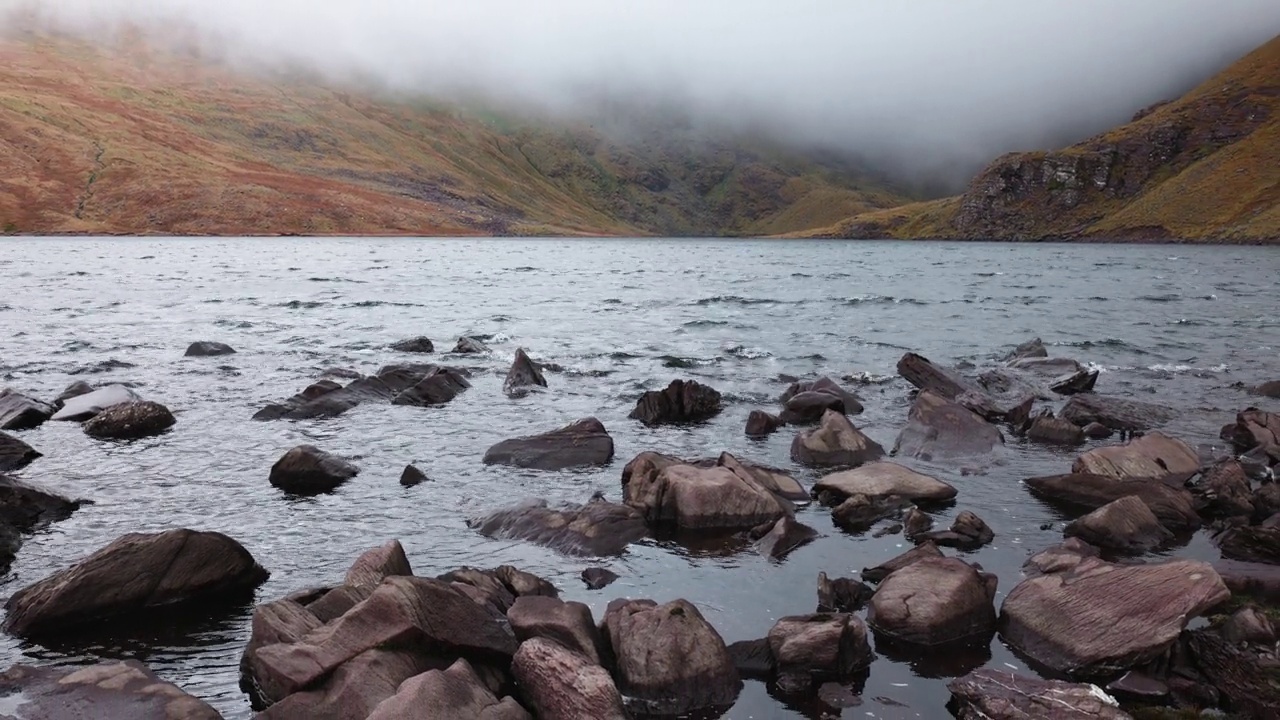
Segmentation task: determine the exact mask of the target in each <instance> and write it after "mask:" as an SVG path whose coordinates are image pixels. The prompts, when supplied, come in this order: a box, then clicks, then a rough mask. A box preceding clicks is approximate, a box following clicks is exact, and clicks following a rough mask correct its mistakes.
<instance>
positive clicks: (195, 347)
mask: <svg viewBox="0 0 1280 720" xmlns="http://www.w3.org/2000/svg"><path fill="white" fill-rule="evenodd" d="M235 352H236V350H235V348H233V347H231V346H230V345H228V344H226V343H220V342H212V341H210V340H197V341H196V342H193V343H191V344H190V345H188V346H187V351H186V352H184V353H183V356H184V357H218V356H221V355H234V354H235Z"/></svg>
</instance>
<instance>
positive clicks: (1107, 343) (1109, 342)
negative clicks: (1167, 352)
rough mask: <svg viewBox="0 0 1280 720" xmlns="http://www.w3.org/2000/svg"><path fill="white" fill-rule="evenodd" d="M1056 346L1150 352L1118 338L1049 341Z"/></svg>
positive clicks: (1140, 353)
mask: <svg viewBox="0 0 1280 720" xmlns="http://www.w3.org/2000/svg"><path fill="white" fill-rule="evenodd" d="M1051 344H1052V345H1054V346H1057V347H1077V348H1119V349H1122V350H1128V351H1129V352H1131V353H1134V354H1135V355H1150V354H1151V353H1150V352H1148V351H1146V350H1143V349H1142V348H1140V347H1138V346H1137V345H1133V344H1131V343H1128V342H1125V341H1124V340H1121V339H1119V338H1104V339H1102V340H1065V341H1060V342H1055V343H1051Z"/></svg>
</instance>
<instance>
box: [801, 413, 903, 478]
mask: <svg viewBox="0 0 1280 720" xmlns="http://www.w3.org/2000/svg"><path fill="white" fill-rule="evenodd" d="M882 457H884V448H882V447H880V445H879V444H878V443H876V442H875V441H874V440H872V439H871V438H869V437H867V436H866V435H863V434H862V432H861V431H860V430H858V429H857V428H856V427H854V426H853V423H851V422H849V419H848V418H847V417H845V416H844V415H843V414H841V413H838V412H834V411H831V410H828V411H827V412H826V413H825V414H824V415H823V416H822V423H821V424H820V425H819V426H818V427H817V428H815V429H813V430H806V431H804V432H801V433H798V434H797V435H796V437H795V440H793V441H792V442H791V459H792V460H795V461H796V462H798V463H800V464H801V465H808V466H810V467H840V466H850V467H856V466H858V465H862V464H864V463H869V462H872V461H875V460H879V459H880V458H882Z"/></svg>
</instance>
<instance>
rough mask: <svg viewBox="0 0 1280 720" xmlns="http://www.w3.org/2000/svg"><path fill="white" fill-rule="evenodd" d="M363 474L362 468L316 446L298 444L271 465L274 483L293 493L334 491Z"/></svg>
mask: <svg viewBox="0 0 1280 720" xmlns="http://www.w3.org/2000/svg"><path fill="white" fill-rule="evenodd" d="M359 473H360V468H358V467H356V466H355V465H352V464H351V463H349V462H347V461H346V460H343V459H342V458H340V457H338V456H336V455H330V454H329V453H327V452H324V451H323V450H321V449H319V448H317V447H315V446H314V445H299V446H298V447H295V448H293V449H292V450H290V451H289V452H287V453H285V454H284V455H282V456H281V457H280V459H279V460H277V461H276V463H275V464H274V465H272V466H271V476H270V481H271V484H272V485H273V486H275V487H278V488H280V489H281V490H284V491H285V492H288V493H292V494H294V495H317V494H320V493H326V492H330V491H332V490H334V489H335V488H337V487H338V486H339V485H341V484H342V483H344V482H346V481H347V480H350V479H351V478H353V477H355V476H356V475H357V474H359Z"/></svg>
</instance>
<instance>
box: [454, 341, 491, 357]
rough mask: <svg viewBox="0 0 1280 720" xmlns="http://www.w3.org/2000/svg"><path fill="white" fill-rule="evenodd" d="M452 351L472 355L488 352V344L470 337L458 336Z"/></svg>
mask: <svg viewBox="0 0 1280 720" xmlns="http://www.w3.org/2000/svg"><path fill="white" fill-rule="evenodd" d="M453 351H454V352H455V353H457V354H459V355H474V354H479V353H487V352H489V346H488V345H485V344H484V343H482V342H480V341H479V340H477V339H475V338H472V337H460V338H458V344H457V345H454V346H453Z"/></svg>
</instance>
